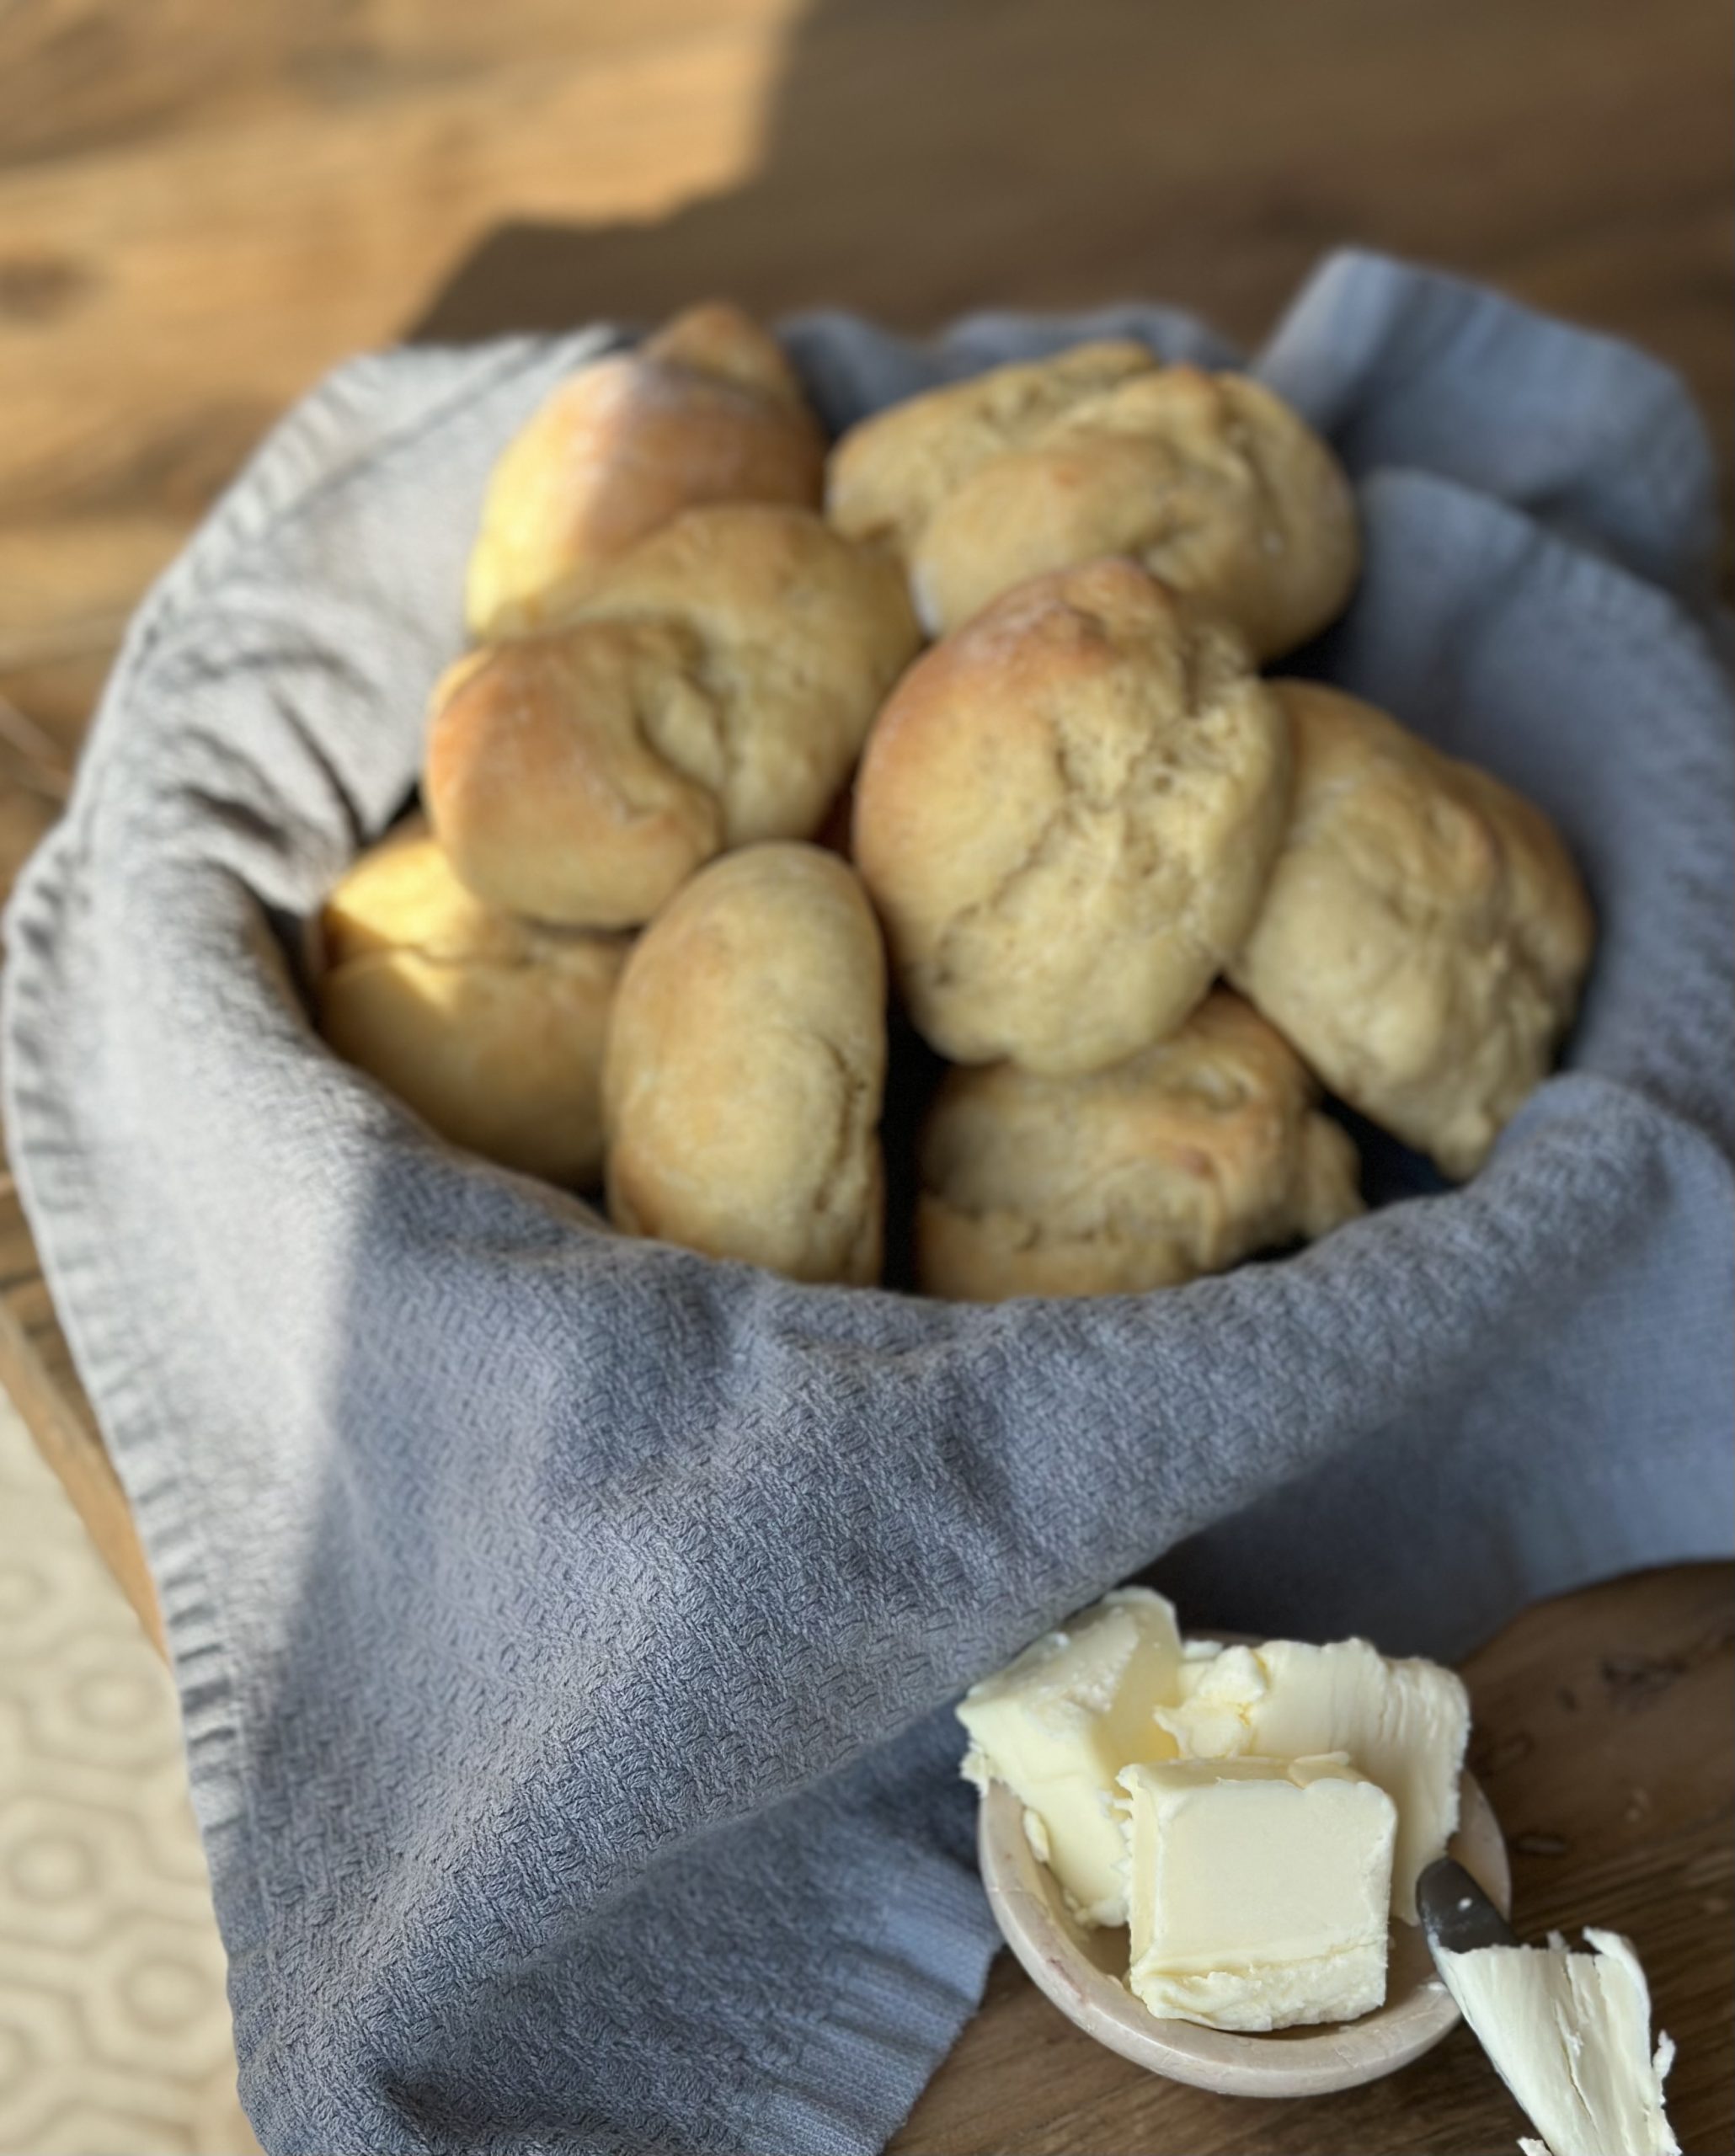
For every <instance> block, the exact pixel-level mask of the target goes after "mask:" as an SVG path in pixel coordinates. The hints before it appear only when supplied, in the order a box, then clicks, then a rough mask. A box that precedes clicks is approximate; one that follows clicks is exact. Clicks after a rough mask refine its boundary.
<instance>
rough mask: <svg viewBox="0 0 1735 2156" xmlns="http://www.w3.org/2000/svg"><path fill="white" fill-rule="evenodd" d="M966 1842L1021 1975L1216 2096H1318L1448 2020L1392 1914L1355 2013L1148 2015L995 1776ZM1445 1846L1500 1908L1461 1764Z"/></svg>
mask: <svg viewBox="0 0 1735 2156" xmlns="http://www.w3.org/2000/svg"><path fill="white" fill-rule="evenodd" d="M976 1845H977V1850H978V1853H979V1855H980V1860H981V1865H982V1883H983V1885H984V1886H985V1887H986V1888H987V1890H988V1899H989V1901H990V1903H991V1904H992V1907H993V1909H994V1915H995V1920H996V1923H997V1924H999V1926H1000V1928H1001V1933H1002V1934H1003V1935H1004V1936H1005V1939H1006V1945H1008V1946H1010V1947H1011V1948H1012V1951H1013V1953H1014V1954H1016V1955H1017V1957H1018V1959H1019V1961H1022V1963H1023V1965H1024V1967H1025V1969H1026V1971H1027V1972H1028V1974H1029V1976H1030V1977H1031V1979H1032V1981H1033V1983H1036V1985H1037V1986H1038V1988H1040V1989H1041V1990H1043V1991H1044V1992H1046V1993H1047V1994H1048V1996H1049V1998H1050V1999H1052V2000H1053V2001H1054V2004H1055V2005H1056V2006H1058V2007H1059V2008H1060V2011H1061V2012H1062V2013H1063V2014H1064V2015H1065V2016H1066V2017H1067V2019H1068V2020H1070V2021H1076V2023H1077V2024H1078V2025H1079V2027H1080V2028H1081V2029H1082V2030H1083V2031H1085V2032H1086V2035H1088V2036H1094V2037H1095V2038H1096V2039H1097V2042H1098V2043H1099V2044H1106V2045H1107V2046H1108V2048H1109V2050H1110V2051H1112V2052H1119V2053H1120V2055H1121V2057H1123V2058H1129V2059H1131V2060H1133V2061H1134V2063H1135V2064H1136V2065H1139V2066H1142V2067H1145V2068H1149V2069H1150V2072H1151V2073H1161V2074H1166V2076H1167V2077H1168V2079H1170V2080H1171V2081H1187V2082H1190V2083H1192V2084H1193V2087H1194V2088H1196V2089H1215V2090H1216V2091H1217V2092H1218V2093H1219V2094H1220V2095H1225V2096H1319V2095H1325V2094H1326V2092H1327V2090H1328V2089H1353V2088H1355V2087H1356V2086H1357V2085H1358V2084H1359V2083H1361V2082H1364V2081H1377V2080H1378V2079H1380V2077H1381V2075H1383V2074H1387V2073H1396V2071H1397V2069H1398V2068H1400V2067H1401V2066H1407V2065H1408V2064H1409V2063H1410V2062H1411V2061H1412V2059H1417V2058H1420V2057H1421V2056H1422V2054H1423V2052H1425V2051H1429V2050H1431V2049H1432V2048H1433V2046H1434V2045H1435V2044H1437V2043H1438V2042H1439V2040H1440V2038H1441V2037H1442V2036H1444V2035H1446V2033H1447V2032H1448V2031H1449V2030H1450V2028H1451V2027H1452V2025H1453V2024H1454V2023H1455V2021H1456V2020H1457V2019H1458V2009H1457V2008H1456V2007H1455V2005H1454V2004H1453V2003H1452V1999H1451V1995H1450V1993H1449V1992H1448V1991H1447V1990H1446V1988H1445V1986H1444V1984H1443V1983H1441V1982H1440V1980H1439V1977H1438V1976H1437V1975H1436V1974H1435V1973H1434V1967H1433V1956H1432V1955H1430V1953H1429V1952H1428V1940H1427V1936H1426V1935H1425V1934H1424V1932H1423V1929H1422V1927H1421V1925H1420V1924H1400V1923H1398V1922H1397V1921H1396V1919H1394V1920H1393V1923H1392V1927H1391V1966H1390V1969H1389V1972H1388V1975H1387V1978H1386V1987H1385V2004H1384V2005H1383V2006H1382V2007H1380V2008H1379V2009H1377V2010H1376V2011H1375V2013H1372V2014H1364V2015H1363V2016H1362V2017H1361V2019H1360V2020H1359V2021H1345V2022H1339V2023H1334V2024H1324V2025H1320V2026H1317V2027H1313V2028H1300V2029H1277V2030H1273V2031H1272V2032H1271V2033H1270V2034H1269V2035H1268V2036H1266V2035H1253V2036H1248V2035H1245V2034H1242V2033H1241V2032H1239V2031H1234V2030H1229V2029H1206V2028H1203V2027H1201V2026H1199V2025H1198V2024H1197V2023H1195V2022H1192V2021H1163V2020H1158V2019H1157V2017H1156V2015H1154V2014H1151V2013H1150V2012H1148V2011H1147V2010H1146V2009H1145V2007H1143V2006H1142V2005H1140V2003H1139V2001H1138V2000H1137V1999H1135V1998H1134V1996H1133V1994H1132V1993H1131V1992H1129V1990H1128V1989H1127V1988H1126V1985H1125V1984H1124V1983H1123V1982H1122V1981H1121V1979H1122V1977H1123V1975H1124V1972H1125V1969H1126V1965H1127V1935H1126V1933H1125V1932H1124V1930H1114V1931H1087V1930H1086V1929H1083V1928H1082V1927H1081V1926H1080V1925H1078V1924H1075V1923H1074V1922H1073V1920H1072V1919H1071V1917H1070V1915H1069V1914H1068V1913H1067V1911H1066V1906H1065V1903H1064V1902H1063V1901H1062V1899H1061V1897H1060V1887H1058V1886H1057V1885H1056V1884H1055V1881H1054V1874H1053V1873H1052V1872H1051V1871H1050V1870H1049V1868H1048V1866H1047V1865H1045V1864H1043V1863H1040V1862H1039V1861H1038V1859H1037V1855H1036V1853H1035V1851H1034V1850H1033V1849H1032V1848H1031V1846H1030V1843H1029V1839H1028V1837H1027V1835H1026V1834H1025V1832H1024V1807H1023V1806H1022V1805H1021V1804H1020V1803H1019V1801H1018V1800H1017V1797H1016V1796H1013V1794H1012V1790H1009V1789H1008V1788H1006V1785H1005V1784H1004V1783H1002V1782H991V1783H990V1785H989V1786H988V1789H987V1790H986V1792H985V1795H984V1796H983V1799H982V1806H981V1812H980V1817H979V1818H978V1822H977V1829H976ZM1449 1853H1450V1854H1452V1855H1453V1856H1455V1858H1456V1859H1457V1860H1458V1861H1459V1863H1460V1864H1461V1865H1463V1866H1464V1867H1465V1870H1467V1871H1469V1872H1470V1873H1471V1874H1472V1876H1474V1877H1475V1878H1476V1880H1477V1881H1479V1882H1480V1883H1481V1887H1482V1888H1483V1889H1484V1891H1485V1892H1487V1895H1488V1897H1489V1898H1490V1899H1491V1900H1492V1902H1494V1903H1496V1904H1497V1906H1498V1908H1499V1910H1500V1913H1501V1914H1502V1915H1503V1916H1508V1915H1510V1914H1511V1912H1512V1873H1511V1870H1510V1869H1509V1867H1508V1864H1507V1860H1506V1843H1505V1840H1504V1838H1503V1836H1502V1834H1501V1832H1500V1823H1499V1822H1498V1821H1497V1819H1496V1818H1495V1817H1494V1812H1493V1808H1492V1806H1491V1805H1490V1804H1489V1802H1488V1800H1487V1797H1485V1796H1483V1795H1482V1791H1481V1785H1480V1784H1479V1783H1478V1782H1477V1781H1476V1778H1475V1777H1474V1775H1472V1774H1465V1777H1464V1780H1463V1782H1462V1784H1461V1785H1460V1804H1459V1827H1458V1832H1457V1833H1456V1834H1455V1836H1454V1837H1453V1838H1452V1844H1451V1849H1450V1852H1449Z"/></svg>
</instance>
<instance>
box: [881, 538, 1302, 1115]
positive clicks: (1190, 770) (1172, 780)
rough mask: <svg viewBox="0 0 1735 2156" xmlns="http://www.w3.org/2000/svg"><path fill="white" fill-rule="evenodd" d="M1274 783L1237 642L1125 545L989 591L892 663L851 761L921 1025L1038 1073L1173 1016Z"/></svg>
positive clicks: (1138, 1039)
mask: <svg viewBox="0 0 1735 2156" xmlns="http://www.w3.org/2000/svg"><path fill="white" fill-rule="evenodd" d="M1288 801H1289V728H1288V726H1287V724H1286V723H1285V721H1284V715H1283V712H1282V709H1281V707H1279V704H1278V702H1277V700H1276V699H1275V698H1274V697H1273V696H1272V695H1271V694H1270V693H1269V692H1268V690H1267V689H1266V688H1265V686H1263V683H1262V682H1261V681H1260V680H1259V679H1258V677H1257V675H1256V674H1255V673H1254V672H1253V670H1252V663H1251V661H1250V659H1249V657H1248V654H1247V647H1246V645H1245V644H1244V643H1242V642H1241V638H1239V637H1238V636H1237V635H1236V632H1234V631H1233V630H1232V629H1231V628H1229V627H1226V626H1225V625H1224V624H1222V623H1220V622H1217V621H1215V620H1214V619H1213V618H1212V617H1210V616H1207V615H1204V614H1203V613H1201V612H1200V611H1198V610H1197V609H1196V608H1195V607H1193V606H1191V605H1190V604H1189V603H1188V601H1187V600H1182V599H1180V598H1177V596H1176V595H1175V594H1173V593H1172V592H1171V591H1169V590H1167V589H1166V587H1165V586H1164V585H1162V584H1159V583H1158V582H1157V581H1156V579H1153V578H1152V577H1150V576H1148V575H1147V574H1145V571H1144V570H1143V569H1141V568H1138V567H1137V566H1136V565H1135V564H1134V563H1131V562H1120V561H1108V562H1098V563H1092V564H1090V565H1088V566H1086V567H1085V568H1078V569H1070V570H1066V571H1064V572H1062V573H1060V574H1057V575H1054V576H1050V577H1044V578H1041V579H1037V580H1036V581H1034V582H1032V583H1030V584H1022V585H1021V586H1019V587H1018V588H1017V590H1014V591H1012V592H1009V593H1007V594H1006V596H1005V597H1004V598H1002V599H1001V600H997V601H996V603H995V605H994V606H991V607H990V608H989V609H988V610H987V611H986V612H985V613H983V614H980V615H978V616H977V617H976V618H975V620H974V621H973V622H970V623H969V625H968V626H967V627H964V629H961V630H960V631H958V633H957V634H956V635H955V636H953V637H951V638H948V640H947V641H946V642H945V643H942V644H939V645H937V646H936V647H935V648H934V649H933V650H932V651H931V652H929V653H928V654H926V656H925V657H924V658H922V659H920V660H919V661H918V662H917V663H916V665H914V666H913V667H912V668H911V669H910V671H909V673H908V674H907V675H905V677H904V680H903V681H902V682H901V683H900V686H899V687H898V689H897V691H896V692H895V693H894V695H893V696H892V697H891V699H890V701H889V702H888V703H887V705H886V707H885V708H884V711H883V712H881V714H880V717H879V718H878V722H877V723H876V724H875V726H874V729H873V734H872V736H871V737H870V739H869V741H868V748H867V750H866V753H865V755H864V756H863V758H862V767H861V771H860V772H859V774H858V776H857V782H856V809H855V830H854V852H855V859H856V864H857V867H858V868H859V869H860V871H861V873H862V879H863V881H864V882H865V883H867V886H868V890H869V892H870V893H871V894H872V896H873V901H874V904H875V905H876V906H877V907H878V910H879V913H880V915H881V918H882V920H883V921H884V924H885V927H886V935H887V940H888V942H889V945H890V948H891V954H892V963H893V968H894V972H895V974H896V975H897V978H898V981H899V984H900V987H901V989H902V990H903V993H904V996H905V1001H907V1003H908V1005H909V1007H910V1016H911V1017H912V1018H913V1020H914V1022H915V1023H916V1027H918V1029H919V1030H920V1031H921V1033H923V1034H924V1035H925V1036H926V1038H927V1039H928V1040H929V1041H930V1042H931V1043H932V1045H933V1046H934V1047H935V1048H937V1049H939V1051H940V1052H941V1054H942V1055H945V1056H948V1057H949V1058H950V1059H952V1060H953V1062H955V1063H990V1062H996V1061H998V1060H1000V1059H1002V1058H1009V1059H1011V1060H1012V1061H1013V1062H1016V1063H1020V1064H1022V1065H1024V1066H1025V1068H1027V1069H1028V1070H1034V1071H1039V1072H1044V1073H1047V1074H1049V1075H1056V1076H1060V1075H1068V1074H1076V1073H1079V1072H1083V1071H1089V1070H1101V1069H1102V1068H1104V1067H1105V1066H1106V1065H1108V1064H1111V1063H1118V1061H1120V1059H1122V1058H1123V1057H1124V1056H1128V1055H1132V1054H1135V1053H1136V1052H1137V1051H1138V1050H1139V1049H1142V1048H1146V1047H1148V1046H1149V1045H1150V1043H1152V1042H1153V1041H1156V1040H1160V1039H1161V1038H1163V1036H1164V1035H1165V1034H1166V1033H1172V1032H1173V1031H1174V1030H1175V1029H1176V1027H1178V1026H1180V1025H1181V1024H1182V1022H1183V1021H1184V1020H1185V1019H1186V1018H1187V1017H1188V1014H1189V1013H1190V1012H1191V1011H1193V1010H1194V1009H1195V1008H1196V1006H1198V1003H1199V1002H1200V1001H1202V999H1203V998H1204V995H1205V993H1206V991H1207V990H1209V987H1210V985H1211V982H1212V979H1213V978H1214V975H1215V974H1217V973H1218V971H1219V970H1220V968H1221V966H1222V964H1223V962H1224V960H1225V958H1227V957H1228V956H1229V954H1230V953H1231V952H1232V951H1234V950H1235V949H1236V948H1237V947H1238V946H1239V945H1240V943H1241V939H1242V937H1244V936H1245V935H1246V933H1247V930H1248V928H1249V927H1250V926H1252V920H1253V915H1254V913H1255V911H1256V910H1257V907H1258V904H1259V900H1260V898H1261V896H1262V894H1263V889H1264V884H1265V878H1266V874H1267V872H1268V869H1269V867H1270V865H1271V862H1272V861H1273V858H1274V857H1275V856H1276V852H1277V848H1278V846H1279V841H1280V839H1281V836H1282V831H1283V824H1284V814H1285V813H1286V810H1287V807H1288Z"/></svg>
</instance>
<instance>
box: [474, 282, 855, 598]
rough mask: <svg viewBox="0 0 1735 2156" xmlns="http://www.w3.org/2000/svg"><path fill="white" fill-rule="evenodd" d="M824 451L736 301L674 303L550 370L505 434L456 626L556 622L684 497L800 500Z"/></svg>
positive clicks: (805, 410) (808, 503)
mask: <svg viewBox="0 0 1735 2156" xmlns="http://www.w3.org/2000/svg"><path fill="white" fill-rule="evenodd" d="M824 460H825V441H824V437H823V435H821V433H820V430H819V422H818V420H817V419H815V418H814V414H813V413H812V412H811V410H810V409H809V407H808V404H807V401H806V398H804V397H803V393H802V389H801V385H800V383H799V382H798V380H797V378H796V376H795V372H794V370H793V368H792V367H791V366H790V365H789V362H788V361H787V360H786V359H785V358H784V356H783V355H782V351H781V350H780V349H779V348H778V346H777V344H776V342H775V341H774V339H771V337H769V336H768V335H767V334H766V332H765V331H764V330H762V329H761V328H759V327H758V325H757V324H756V323H754V322H752V321H750V319H749V318H748V317H747V316H745V314H743V313H741V312H740V311H739V309H738V308H735V307H729V306H726V305H723V304H722V303H720V302H713V303H711V304H708V305H706V306H703V307H691V308H689V309H688V310H687V312H686V313H684V314H681V315H677V316H676V317H675V318H674V320H673V321H671V322H670V323H669V324H668V325H667V327H666V328H664V329H663V330H661V331H660V332H659V334H657V335H655V336H654V337H652V338H649V339H647V341H646V342H645V343H644V344H642V345H640V346H639V347H638V350H635V351H632V352H618V353H614V354H611V355H610V356H609V357H607V358H606V359H601V360H595V361H593V362H592V363H591V364H590V366H586V367H584V368H582V369H580V371H579V372H578V373H577V374H575V375H574V376H572V377H571V378H570V380H569V381H567V382H562V383H561V384H560V385H559V386H558V387H557V388H556V389H555V390H554V391H553V392H552V393H551V394H550V395H549V396H548V397H547V398H546V399H545V401H544V402H543V403H542V405H541V406H540V407H539V408H538V409H537V411H536V412H535V413H534V414H532V416H531V419H529V420H528V422H527V423H526V425H525V426H524V427H523V428H522V430H521V431H520V432H519V433H518V434H517V435H515V437H514V438H513V440H511V441H510V443H509V444H508V445H507V446H506V449H505V451H504V452H503V454H502V456H501V457H500V459H499V463H498V464H497V465H496V466H495V467H494V473H493V476H492V478H490V480H489V482H488V493H487V496H486V499H485V500H484V502H483V512H482V524H481V529H480V531H479V532H478V536H477V540H476V545H475V547H474V550H473V552H472V555H471V558H470V568H469V575H468V580H467V589H466V595H465V618H466V620H467V622H468V624H469V627H470V632H471V634H472V636H475V637H477V638H490V639H492V638H500V637H508V636H528V635H535V634H537V633H539V632H543V631H546V630H547V629H550V628H553V627H558V625H559V624H560V622H563V620H564V619H565V618H566V617H567V616H568V615H569V613H570V611H571V610H572V608H573V606H574V603H575V602H576V601H577V600H579V599H581V598H582V597H583V595H584V594H585V592H586V591H587V590H590V586H591V584H592V583H593V582H594V581H595V577H596V574H597V573H598V571H599V570H600V569H601V568H603V567H604V566H605V565H606V563H609V562H611V561H613V560H615V559H616V558H617V557H619V556H620V555H621V554H622V553H624V552H626V551H627V548H628V547H633V546H634V545H635V544H636V543H637V542H638V541H639V540H641V539H643V538H644V537H645V536H647V534H649V532H652V531H655V530H657V529H658V528H659V526H662V525H664V524H666V523H667V522H668V521H669V520H670V518H671V517H673V516H675V515H678V514H679V512H680V511H681V510H684V509H691V508H693V507H696V506H697V505H698V504H702V503H707V502H737V501H752V502H779V503H784V504H790V505H793V506H796V507H799V508H803V509H815V510H816V509H817V508H818V507H819V499H820V491H821V486H822V481H823V470H824Z"/></svg>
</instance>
